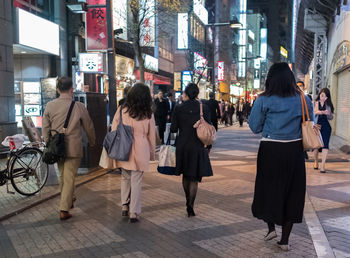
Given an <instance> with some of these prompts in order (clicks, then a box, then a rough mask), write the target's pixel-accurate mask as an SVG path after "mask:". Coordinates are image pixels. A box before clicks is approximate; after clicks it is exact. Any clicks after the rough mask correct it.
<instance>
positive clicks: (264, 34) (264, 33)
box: [260, 28, 267, 60]
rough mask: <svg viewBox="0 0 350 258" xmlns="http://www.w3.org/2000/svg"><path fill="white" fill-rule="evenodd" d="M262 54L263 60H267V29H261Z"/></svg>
mask: <svg viewBox="0 0 350 258" xmlns="http://www.w3.org/2000/svg"><path fill="white" fill-rule="evenodd" d="M260 56H261V60H266V58H267V29H266V28H262V29H260Z"/></svg>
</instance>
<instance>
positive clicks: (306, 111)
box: [300, 93, 310, 123]
mask: <svg viewBox="0 0 350 258" xmlns="http://www.w3.org/2000/svg"><path fill="white" fill-rule="evenodd" d="M300 100H301V109H302V117H303V123H305V121H309V120H310V115H309V109H308V108H307V103H306V99H305V95H304V93H300Z"/></svg>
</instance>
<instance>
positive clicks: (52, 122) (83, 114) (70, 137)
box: [43, 94, 95, 158]
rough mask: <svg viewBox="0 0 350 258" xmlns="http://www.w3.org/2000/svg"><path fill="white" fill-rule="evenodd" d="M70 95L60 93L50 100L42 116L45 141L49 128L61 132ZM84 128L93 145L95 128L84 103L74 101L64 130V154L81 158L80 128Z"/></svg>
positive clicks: (81, 138) (70, 101) (81, 139)
mask: <svg viewBox="0 0 350 258" xmlns="http://www.w3.org/2000/svg"><path fill="white" fill-rule="evenodd" d="M71 103H72V97H71V96H70V95H68V94H61V96H60V97H59V98H58V99H55V100H53V101H50V102H49V103H48V104H47V106H46V108H45V112H44V117H43V136H44V140H45V142H47V141H48V139H49V130H57V131H58V132H62V130H63V125H64V122H65V120H66V117H67V114H68V110H69V107H70V104H71ZM82 128H83V129H84V131H85V132H86V135H87V137H88V140H89V144H90V145H95V129H94V125H93V123H92V121H91V118H90V115H89V113H88V111H87V109H86V108H85V106H84V104H83V103H81V102H78V101H76V102H75V105H74V108H73V111H72V115H71V117H70V120H69V123H68V128H67V130H66V132H65V143H66V155H67V157H68V158H81V157H82V156H83V137H82V131H81V129H82Z"/></svg>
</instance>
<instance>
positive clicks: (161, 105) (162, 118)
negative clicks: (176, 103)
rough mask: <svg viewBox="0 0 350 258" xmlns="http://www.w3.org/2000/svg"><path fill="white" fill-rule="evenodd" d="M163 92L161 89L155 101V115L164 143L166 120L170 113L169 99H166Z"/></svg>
mask: <svg viewBox="0 0 350 258" xmlns="http://www.w3.org/2000/svg"><path fill="white" fill-rule="evenodd" d="M163 96H164V94H163V91H159V92H158V95H157V98H156V99H155V101H154V104H155V107H156V111H155V113H154V117H155V120H156V125H157V126H158V130H159V137H160V139H161V141H162V144H163V143H164V132H165V129H166V122H167V118H168V114H169V110H170V107H169V102H168V100H167V99H165V98H164V97H163Z"/></svg>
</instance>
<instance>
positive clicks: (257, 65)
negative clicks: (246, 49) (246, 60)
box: [254, 58, 260, 69]
mask: <svg viewBox="0 0 350 258" xmlns="http://www.w3.org/2000/svg"><path fill="white" fill-rule="evenodd" d="M254 68H255V69H260V59H259V58H257V59H254Z"/></svg>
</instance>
